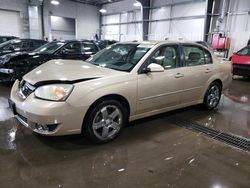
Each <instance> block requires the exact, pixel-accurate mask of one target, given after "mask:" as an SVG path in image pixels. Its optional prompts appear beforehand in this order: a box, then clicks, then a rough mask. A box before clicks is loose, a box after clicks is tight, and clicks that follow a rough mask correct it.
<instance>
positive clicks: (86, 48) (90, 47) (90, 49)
mask: <svg viewBox="0 0 250 188" xmlns="http://www.w3.org/2000/svg"><path fill="white" fill-rule="evenodd" d="M82 51H83V52H84V53H85V54H90V55H91V54H95V53H96V52H98V48H97V46H96V45H95V44H92V43H83V50H82Z"/></svg>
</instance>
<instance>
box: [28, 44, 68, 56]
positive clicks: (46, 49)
mask: <svg viewBox="0 0 250 188" xmlns="http://www.w3.org/2000/svg"><path fill="white" fill-rule="evenodd" d="M64 44H65V42H50V43H47V44H45V45H43V46H41V47H39V48H37V49H36V50H34V51H33V52H35V53H38V54H53V53H54V52H55V51H57V49H59V48H61V47H62V46H63V45H64Z"/></svg>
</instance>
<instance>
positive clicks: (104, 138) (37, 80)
mask: <svg viewBox="0 0 250 188" xmlns="http://www.w3.org/2000/svg"><path fill="white" fill-rule="evenodd" d="M181 57H184V58H181ZM197 78H198V79H197ZM231 80H232V78H231V70H230V63H223V62H221V60H219V59H218V58H216V57H215V56H214V55H213V54H212V53H211V52H210V51H209V50H207V49H206V48H204V47H203V46H201V45H198V44H195V43H176V42H170V41H168V42H166V41H164V42H148V41H147V42H126V43H117V44H114V45H112V46H111V47H110V48H106V49H104V50H102V51H100V52H99V53H97V54H96V55H94V56H93V57H91V58H89V59H88V60H87V61H86V62H83V61H67V60H54V61H49V62H47V63H45V64H43V65H41V66H39V67H37V68H36V69H34V70H33V71H31V72H29V73H28V74H26V75H25V76H24V77H23V80H22V81H21V82H19V81H18V80H17V81H16V82H15V83H14V86H13V87H12V91H11V100H10V102H9V103H10V107H11V109H12V110H13V112H14V114H15V115H16V117H17V119H18V120H19V121H20V122H21V123H23V124H24V125H25V126H26V127H29V128H31V129H32V130H33V131H35V132H37V133H39V134H42V135H50V136H56V135H68V134H78V133H81V132H82V133H84V134H85V135H86V136H87V137H88V138H89V139H90V140H92V141H94V142H96V143H105V142H108V141H110V140H112V139H114V138H115V137H116V136H118V134H119V133H120V131H121V130H122V128H123V127H124V126H125V124H126V122H127V121H132V120H136V119H139V118H143V117H147V116H151V115H155V114H159V113H162V112H166V111H169V110H174V109H177V108H182V107H186V106H190V105H195V104H200V103H203V105H204V107H206V108H207V109H210V110H211V109H214V108H216V107H217V105H218V104H219V101H220V97H221V93H222V92H223V91H224V90H225V89H226V88H228V86H229V84H230V83H231ZM24 104H25V105H24Z"/></svg>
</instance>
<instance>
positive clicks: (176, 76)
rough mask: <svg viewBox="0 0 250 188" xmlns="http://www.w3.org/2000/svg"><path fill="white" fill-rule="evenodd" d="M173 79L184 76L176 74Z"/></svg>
mask: <svg viewBox="0 0 250 188" xmlns="http://www.w3.org/2000/svg"><path fill="white" fill-rule="evenodd" d="M174 77H175V78H181V77H184V74H181V73H177V74H176V75H175V76H174Z"/></svg>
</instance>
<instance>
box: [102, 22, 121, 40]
mask: <svg viewBox="0 0 250 188" xmlns="http://www.w3.org/2000/svg"><path fill="white" fill-rule="evenodd" d="M119 37H120V35H119V25H107V26H103V27H102V39H106V40H117V41H119Z"/></svg>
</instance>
